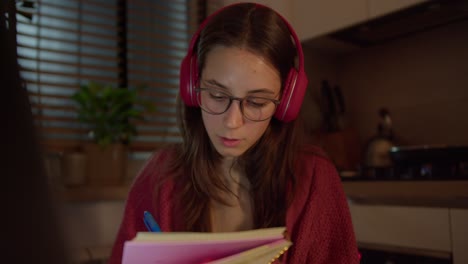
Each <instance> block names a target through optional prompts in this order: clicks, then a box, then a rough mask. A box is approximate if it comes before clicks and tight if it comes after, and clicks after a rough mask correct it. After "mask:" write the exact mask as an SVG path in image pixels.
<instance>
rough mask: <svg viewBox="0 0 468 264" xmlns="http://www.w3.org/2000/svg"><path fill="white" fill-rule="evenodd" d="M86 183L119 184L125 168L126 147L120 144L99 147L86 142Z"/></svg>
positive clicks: (96, 184)
mask: <svg viewBox="0 0 468 264" xmlns="http://www.w3.org/2000/svg"><path fill="white" fill-rule="evenodd" d="M84 149H85V153H86V156H87V176H88V184H89V185H91V186H109V185H120V184H122V183H123V182H124V178H125V173H126V168H127V148H126V147H125V146H124V145H122V144H111V145H108V146H106V147H101V146H99V145H97V144H86V145H85V148H84Z"/></svg>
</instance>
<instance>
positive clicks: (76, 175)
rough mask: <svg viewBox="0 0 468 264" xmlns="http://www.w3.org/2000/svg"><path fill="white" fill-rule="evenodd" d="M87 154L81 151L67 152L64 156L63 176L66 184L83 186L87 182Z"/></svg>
mask: <svg viewBox="0 0 468 264" xmlns="http://www.w3.org/2000/svg"><path fill="white" fill-rule="evenodd" d="M86 168H87V160H86V155H85V154H84V153H80V152H73V153H65V154H64V155H63V157H62V177H63V179H62V180H63V184H64V185H65V186H81V185H84V184H85V183H86V173H87V172H86Z"/></svg>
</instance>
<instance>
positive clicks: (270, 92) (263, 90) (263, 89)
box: [202, 79, 275, 95]
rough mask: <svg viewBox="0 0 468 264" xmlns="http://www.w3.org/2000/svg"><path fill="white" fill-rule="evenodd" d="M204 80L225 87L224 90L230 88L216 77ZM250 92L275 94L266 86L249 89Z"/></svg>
mask: <svg viewBox="0 0 468 264" xmlns="http://www.w3.org/2000/svg"><path fill="white" fill-rule="evenodd" d="M202 82H205V83H207V84H210V85H213V86H216V87H218V88H221V89H224V90H230V89H229V88H228V87H227V86H226V85H224V84H221V83H219V82H218V81H216V80H214V79H210V80H202ZM248 93H249V94H252V93H268V94H273V95H274V94H275V93H274V92H273V91H272V90H269V89H266V88H259V89H255V90H250V91H248Z"/></svg>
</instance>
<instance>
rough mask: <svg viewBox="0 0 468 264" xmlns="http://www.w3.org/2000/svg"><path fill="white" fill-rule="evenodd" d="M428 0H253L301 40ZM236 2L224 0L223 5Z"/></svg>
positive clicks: (235, 0) (234, 0) (236, 0)
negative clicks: (279, 16)
mask: <svg viewBox="0 0 468 264" xmlns="http://www.w3.org/2000/svg"><path fill="white" fill-rule="evenodd" d="M425 1H427V0H347V1H343V0H291V1H282V0H253V1H248V2H256V3H259V4H263V5H267V6H270V7H272V8H273V9H275V10H276V11H278V12H279V13H281V14H282V15H283V16H284V17H285V18H286V19H288V21H289V22H290V23H291V24H292V26H293V27H294V29H295V30H296V33H297V35H298V36H299V39H300V40H301V41H305V40H309V39H311V38H315V37H318V36H322V35H325V34H328V33H331V32H334V31H337V30H340V29H344V28H346V27H350V26H353V25H356V24H359V23H362V22H364V21H366V20H369V19H373V18H376V17H379V16H382V15H386V14H389V13H391V12H394V11H397V10H402V9H404V8H408V7H411V6H413V5H415V4H419V3H422V2H425ZM236 2H246V0H244V1H239V0H223V1H222V4H221V5H223V6H226V5H229V4H233V3H236Z"/></svg>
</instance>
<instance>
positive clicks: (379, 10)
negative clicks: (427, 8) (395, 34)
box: [368, 0, 426, 19]
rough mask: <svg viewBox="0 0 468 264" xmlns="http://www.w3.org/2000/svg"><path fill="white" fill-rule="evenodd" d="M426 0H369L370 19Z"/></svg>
mask: <svg viewBox="0 0 468 264" xmlns="http://www.w3.org/2000/svg"><path fill="white" fill-rule="evenodd" d="M425 1H426V0H384V1H382V0H368V5H369V19H372V18H377V17H379V16H383V15H388V14H390V13H392V12H395V11H398V10H402V9H405V8H407V7H410V6H413V5H416V4H420V3H423V2H425Z"/></svg>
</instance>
